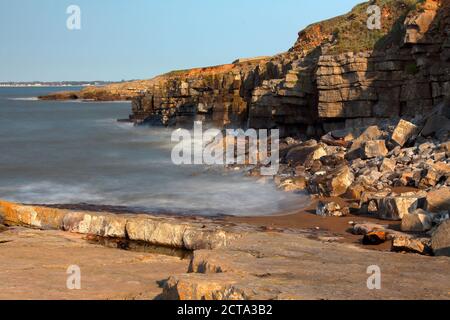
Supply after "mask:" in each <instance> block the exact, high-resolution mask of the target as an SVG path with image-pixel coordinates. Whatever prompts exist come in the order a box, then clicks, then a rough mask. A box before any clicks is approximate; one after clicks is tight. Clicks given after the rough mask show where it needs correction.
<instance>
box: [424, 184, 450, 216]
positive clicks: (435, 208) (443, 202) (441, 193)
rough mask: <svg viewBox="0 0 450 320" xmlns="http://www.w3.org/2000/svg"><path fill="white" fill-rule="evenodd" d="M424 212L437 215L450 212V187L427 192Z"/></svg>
mask: <svg viewBox="0 0 450 320" xmlns="http://www.w3.org/2000/svg"><path fill="white" fill-rule="evenodd" d="M426 210H427V211H430V212H436V213H439V212H441V211H449V210H450V187H444V188H440V189H437V190H433V191H431V192H428V194H427V199H426Z"/></svg>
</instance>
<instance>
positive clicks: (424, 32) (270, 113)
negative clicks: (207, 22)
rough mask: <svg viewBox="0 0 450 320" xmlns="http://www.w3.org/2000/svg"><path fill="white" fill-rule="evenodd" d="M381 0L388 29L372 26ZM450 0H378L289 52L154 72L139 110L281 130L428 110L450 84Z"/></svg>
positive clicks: (141, 116)
mask: <svg viewBox="0 0 450 320" xmlns="http://www.w3.org/2000/svg"><path fill="white" fill-rule="evenodd" d="M371 4H377V5H379V6H380V7H381V9H382V10H381V12H382V20H381V21H382V29H381V30H369V29H368V28H367V18H368V14H367V12H366V11H367V7H368V6H369V5H371ZM449 8H450V6H449V3H448V1H438V0H428V1H425V2H423V3H422V2H421V1H386V0H385V1H372V2H371V3H364V4H361V5H358V6H357V7H355V8H354V9H353V10H352V12H350V13H349V14H347V15H344V16H340V17H337V18H335V19H331V20H328V21H324V22H321V23H318V24H315V25H312V26H310V27H308V28H306V29H305V30H303V31H302V32H300V34H299V39H298V41H297V42H296V44H295V45H294V46H293V47H292V48H291V49H290V50H289V52H287V53H283V54H280V55H277V56H274V57H272V58H270V59H262V60H256V61H247V62H246V63H236V64H232V65H226V66H220V67H215V68H206V69H195V70H191V71H184V72H178V73H173V74H168V75H165V76H162V77H159V78H157V79H155V80H154V81H153V83H152V85H151V87H149V88H148V89H147V92H146V93H145V94H143V95H142V96H140V97H138V98H137V99H135V100H134V102H133V115H132V119H133V120H135V121H137V122H142V121H151V122H157V123H159V122H160V123H163V124H166V125H167V124H174V125H176V124H177V123H178V124H180V123H181V120H183V119H185V118H186V116H190V117H194V118H200V119H204V118H207V119H210V120H214V121H215V122H216V123H219V124H221V125H236V126H237V125H240V126H242V125H248V126H249V127H253V128H272V127H278V128H280V129H282V134H285V135H287V134H296V133H307V134H309V135H318V134H321V133H322V132H323V131H329V130H331V129H337V128H342V127H345V126H352V127H354V126H365V125H369V124H371V123H374V122H377V121H379V120H380V119H392V118H398V117H405V116H406V117H408V116H415V115H417V114H426V113H427V112H429V111H430V110H431V108H432V107H433V106H434V105H436V104H439V103H441V102H442V101H443V100H444V97H445V96H446V94H447V92H449V83H450V82H449V81H450V61H449V58H450V48H449V40H448V32H449V25H450V17H449Z"/></svg>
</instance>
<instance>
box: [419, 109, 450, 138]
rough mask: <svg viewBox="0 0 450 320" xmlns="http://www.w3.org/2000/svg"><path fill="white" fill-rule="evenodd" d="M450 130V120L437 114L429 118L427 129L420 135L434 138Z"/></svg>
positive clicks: (424, 128)
mask: <svg viewBox="0 0 450 320" xmlns="http://www.w3.org/2000/svg"><path fill="white" fill-rule="evenodd" d="M449 130H450V120H449V119H448V118H447V117H445V116H442V115H439V114H436V115H432V116H431V117H430V118H428V120H427V122H426V124H425V127H423V129H422V132H421V133H420V134H421V135H422V136H424V137H428V136H432V135H434V134H436V133H438V132H441V131H449Z"/></svg>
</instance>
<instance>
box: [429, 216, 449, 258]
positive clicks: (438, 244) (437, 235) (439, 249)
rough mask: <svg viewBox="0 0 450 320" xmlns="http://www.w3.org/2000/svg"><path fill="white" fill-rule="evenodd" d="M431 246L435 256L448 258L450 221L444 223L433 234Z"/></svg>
mask: <svg viewBox="0 0 450 320" xmlns="http://www.w3.org/2000/svg"><path fill="white" fill-rule="evenodd" d="M431 246H432V248H433V252H434V254H435V255H437V256H447V257H450V220H447V221H444V222H443V223H442V224H441V225H440V226H439V227H438V228H437V230H436V231H435V232H434V233H433V236H432V242H431Z"/></svg>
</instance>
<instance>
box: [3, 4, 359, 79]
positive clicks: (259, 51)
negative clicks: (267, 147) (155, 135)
mask: <svg viewBox="0 0 450 320" xmlns="http://www.w3.org/2000/svg"><path fill="white" fill-rule="evenodd" d="M360 2H362V0H339V1H331V0H316V1H311V0H71V1H66V0H0V42H1V46H0V81H33V80H41V81H59V80H121V79H144V78H150V77H152V76H154V75H157V74H160V73H163V72H167V71H170V70H175V69H186V68H191V67H200V66H207V65H217V64H223V63H229V62H231V61H233V60H235V59H237V58H239V57H252V56H259V55H273V54H276V53H279V52H283V51H286V50H287V49H289V48H290V47H291V46H292V45H293V44H294V42H295V40H296V38H297V33H298V31H300V30H301V29H302V28H304V27H305V26H307V25H309V24H310V23H313V22H317V21H319V20H323V19H327V18H331V17H333V16H336V15H339V14H343V13H345V12H347V11H349V10H350V9H351V8H352V7H353V6H354V5H356V4H357V3H360ZM72 4H75V5H78V6H79V7H80V8H81V30H76V31H70V30H68V29H67V28H66V20H67V18H68V17H69V15H68V14H67V13H66V9H67V7H68V6H69V5H72Z"/></svg>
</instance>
